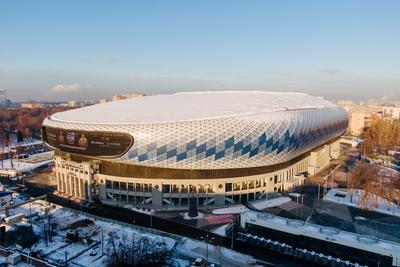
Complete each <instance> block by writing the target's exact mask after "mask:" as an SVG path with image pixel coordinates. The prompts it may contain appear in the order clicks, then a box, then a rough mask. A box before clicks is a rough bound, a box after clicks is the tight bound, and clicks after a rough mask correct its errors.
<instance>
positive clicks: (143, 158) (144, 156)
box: [139, 154, 147, 161]
mask: <svg viewBox="0 0 400 267" xmlns="http://www.w3.org/2000/svg"><path fill="white" fill-rule="evenodd" d="M144 160H147V154H142V155H139V161H144Z"/></svg>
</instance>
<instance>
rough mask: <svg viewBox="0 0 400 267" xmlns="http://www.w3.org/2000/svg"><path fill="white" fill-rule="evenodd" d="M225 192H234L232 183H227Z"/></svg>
mask: <svg viewBox="0 0 400 267" xmlns="http://www.w3.org/2000/svg"><path fill="white" fill-rule="evenodd" d="M225 192H232V183H226V184H225Z"/></svg>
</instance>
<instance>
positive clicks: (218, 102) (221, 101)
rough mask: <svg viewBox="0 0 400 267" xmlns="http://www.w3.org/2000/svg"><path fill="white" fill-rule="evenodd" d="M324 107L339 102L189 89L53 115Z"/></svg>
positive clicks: (114, 119)
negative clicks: (184, 91) (190, 90)
mask: <svg viewBox="0 0 400 267" xmlns="http://www.w3.org/2000/svg"><path fill="white" fill-rule="evenodd" d="M323 107H336V105H334V104H332V103H330V102H328V101H326V100H323V99H322V98H317V97H312V96H310V95H307V94H304V93H288V92H285V93H283V92H260V91H215V92H186V93H175V94H168V95H154V96H145V97H137V98H132V99H126V100H121V101H116V102H107V103H103V104H97V105H93V106H88V107H83V108H79V109H73V110H69V111H64V112H60V113H56V114H54V115H52V116H51V117H50V119H51V120H55V121H63V122H75V123H94V124H114V123H161V122H175V121H190V120H203V119H215V118H223V117H232V116H244V115H252V114H259V113H265V112H274V111H282V110H292V109H307V108H323Z"/></svg>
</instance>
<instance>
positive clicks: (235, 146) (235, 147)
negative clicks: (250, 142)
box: [233, 140, 243, 152]
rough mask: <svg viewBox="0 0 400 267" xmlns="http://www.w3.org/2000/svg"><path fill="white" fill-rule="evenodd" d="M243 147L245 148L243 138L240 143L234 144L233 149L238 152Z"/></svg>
mask: <svg viewBox="0 0 400 267" xmlns="http://www.w3.org/2000/svg"><path fill="white" fill-rule="evenodd" d="M242 148H243V140H241V141H240V142H239V143H237V144H235V145H234V147H233V151H234V152H236V151H239V150H241V149H242Z"/></svg>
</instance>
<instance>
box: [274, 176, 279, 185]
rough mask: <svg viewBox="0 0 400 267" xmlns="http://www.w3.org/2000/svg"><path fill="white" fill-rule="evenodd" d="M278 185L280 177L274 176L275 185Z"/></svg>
mask: <svg viewBox="0 0 400 267" xmlns="http://www.w3.org/2000/svg"><path fill="white" fill-rule="evenodd" d="M276 183H278V175H275V176H274V184H276Z"/></svg>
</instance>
